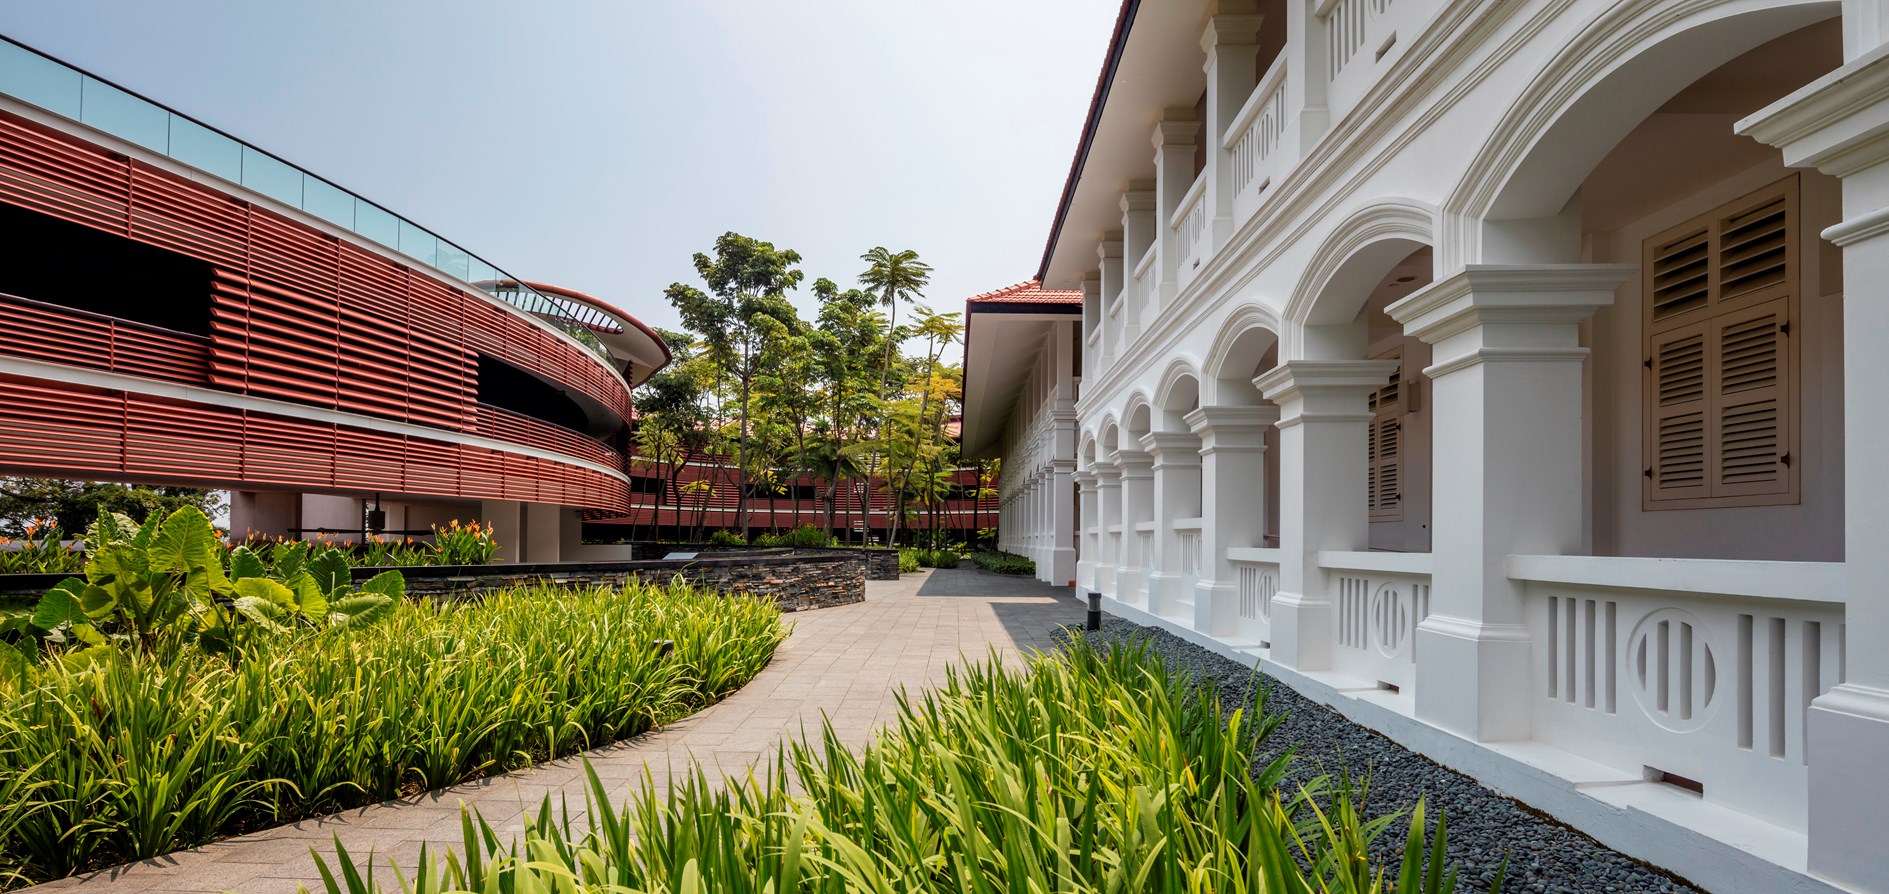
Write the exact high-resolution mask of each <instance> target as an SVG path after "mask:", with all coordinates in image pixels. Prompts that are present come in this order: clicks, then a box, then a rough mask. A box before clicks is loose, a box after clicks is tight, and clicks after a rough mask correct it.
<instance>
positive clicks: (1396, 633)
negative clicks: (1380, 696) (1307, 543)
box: [1318, 551, 1430, 692]
mask: <svg viewBox="0 0 1889 894" xmlns="http://www.w3.org/2000/svg"><path fill="white" fill-rule="evenodd" d="M1318 565H1319V567H1320V568H1323V569H1325V570H1326V571H1328V572H1330V573H1331V577H1332V581H1333V589H1334V590H1335V591H1336V592H1334V593H1333V599H1332V602H1333V618H1332V638H1333V644H1332V645H1333V648H1332V669H1333V670H1335V671H1337V672H1339V673H1341V674H1345V675H1348V676H1355V677H1358V678H1360V679H1361V680H1363V681H1364V682H1365V683H1366V684H1376V685H1377V686H1379V687H1381V688H1384V689H1389V690H1393V691H1399V692H1401V691H1405V690H1409V689H1411V688H1412V687H1413V686H1414V685H1415V683H1416V682H1417V625H1418V624H1420V623H1422V622H1423V619H1424V618H1425V617H1428V616H1429V614H1430V554H1429V553H1383V552H1334V551H1321V552H1319V554H1318Z"/></svg>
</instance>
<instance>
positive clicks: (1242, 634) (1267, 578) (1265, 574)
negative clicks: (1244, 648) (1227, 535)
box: [1227, 547, 1279, 648]
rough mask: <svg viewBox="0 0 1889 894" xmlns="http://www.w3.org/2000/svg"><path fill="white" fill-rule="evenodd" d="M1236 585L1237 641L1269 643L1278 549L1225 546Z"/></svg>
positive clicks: (1276, 582) (1269, 645) (1258, 643)
mask: <svg viewBox="0 0 1889 894" xmlns="http://www.w3.org/2000/svg"><path fill="white" fill-rule="evenodd" d="M1227 564H1229V565H1232V566H1233V573H1234V580H1235V585H1236V598H1237V599H1238V601H1239V602H1238V605H1237V606H1236V607H1235V615H1236V618H1237V625H1236V626H1237V629H1238V633H1237V635H1236V637H1237V639H1236V641H1237V642H1240V643H1251V644H1254V645H1255V646H1257V647H1259V648H1269V647H1271V646H1272V598H1273V597H1274V596H1277V595H1279V550H1277V549H1254V548H1238V547H1236V548H1233V549H1229V550H1227Z"/></svg>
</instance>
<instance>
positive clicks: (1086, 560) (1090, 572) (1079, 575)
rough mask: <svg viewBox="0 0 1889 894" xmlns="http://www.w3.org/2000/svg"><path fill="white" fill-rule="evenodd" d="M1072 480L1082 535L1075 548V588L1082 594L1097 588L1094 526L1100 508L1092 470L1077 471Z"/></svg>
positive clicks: (1096, 548)
mask: <svg viewBox="0 0 1889 894" xmlns="http://www.w3.org/2000/svg"><path fill="white" fill-rule="evenodd" d="M1073 478H1075V486H1077V503H1079V512H1077V524H1079V525H1081V535H1082V539H1081V541H1079V546H1077V559H1075V586H1077V590H1082V592H1094V590H1096V588H1098V586H1096V556H1098V552H1099V550H1098V541H1099V537H1098V535H1096V525H1098V524H1099V522H1098V518H1099V508H1101V507H1099V505H1098V493H1099V488H1096V480H1098V478H1096V473H1094V471H1092V469H1077V473H1075V476H1073ZM1077 595H1081V593H1077Z"/></svg>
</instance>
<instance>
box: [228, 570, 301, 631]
mask: <svg viewBox="0 0 1889 894" xmlns="http://www.w3.org/2000/svg"><path fill="white" fill-rule="evenodd" d="M260 579H261V578H254V577H251V578H244V580H245V581H252V580H260ZM268 582H269V583H272V584H274V583H275V581H268ZM276 586H278V587H280V586H282V585H281V584H276ZM283 592H288V591H287V590H286V589H284V590H283ZM234 604H235V607H236V611H237V613H238V614H240V615H242V616H243V617H245V618H248V619H249V621H250V622H251V623H253V624H255V625H256V626H258V627H261V628H263V629H265V630H270V631H274V632H276V633H285V632H287V631H288V629H289V628H288V627H286V626H283V624H282V619H283V618H284V617H285V614H284V610H283V609H282V607H281V606H279V605H277V604H275V603H273V602H271V601H269V600H268V599H263V598H260V597H256V596H239V597H237V599H236V602H235V603H234Z"/></svg>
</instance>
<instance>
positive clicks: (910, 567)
mask: <svg viewBox="0 0 1889 894" xmlns="http://www.w3.org/2000/svg"><path fill="white" fill-rule="evenodd" d="M920 567H922V566H920V565H919V564H918V550H915V549H912V548H910V547H905V548H902V549H900V550H899V573H900V574H917V573H918V569H919V568H920Z"/></svg>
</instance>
